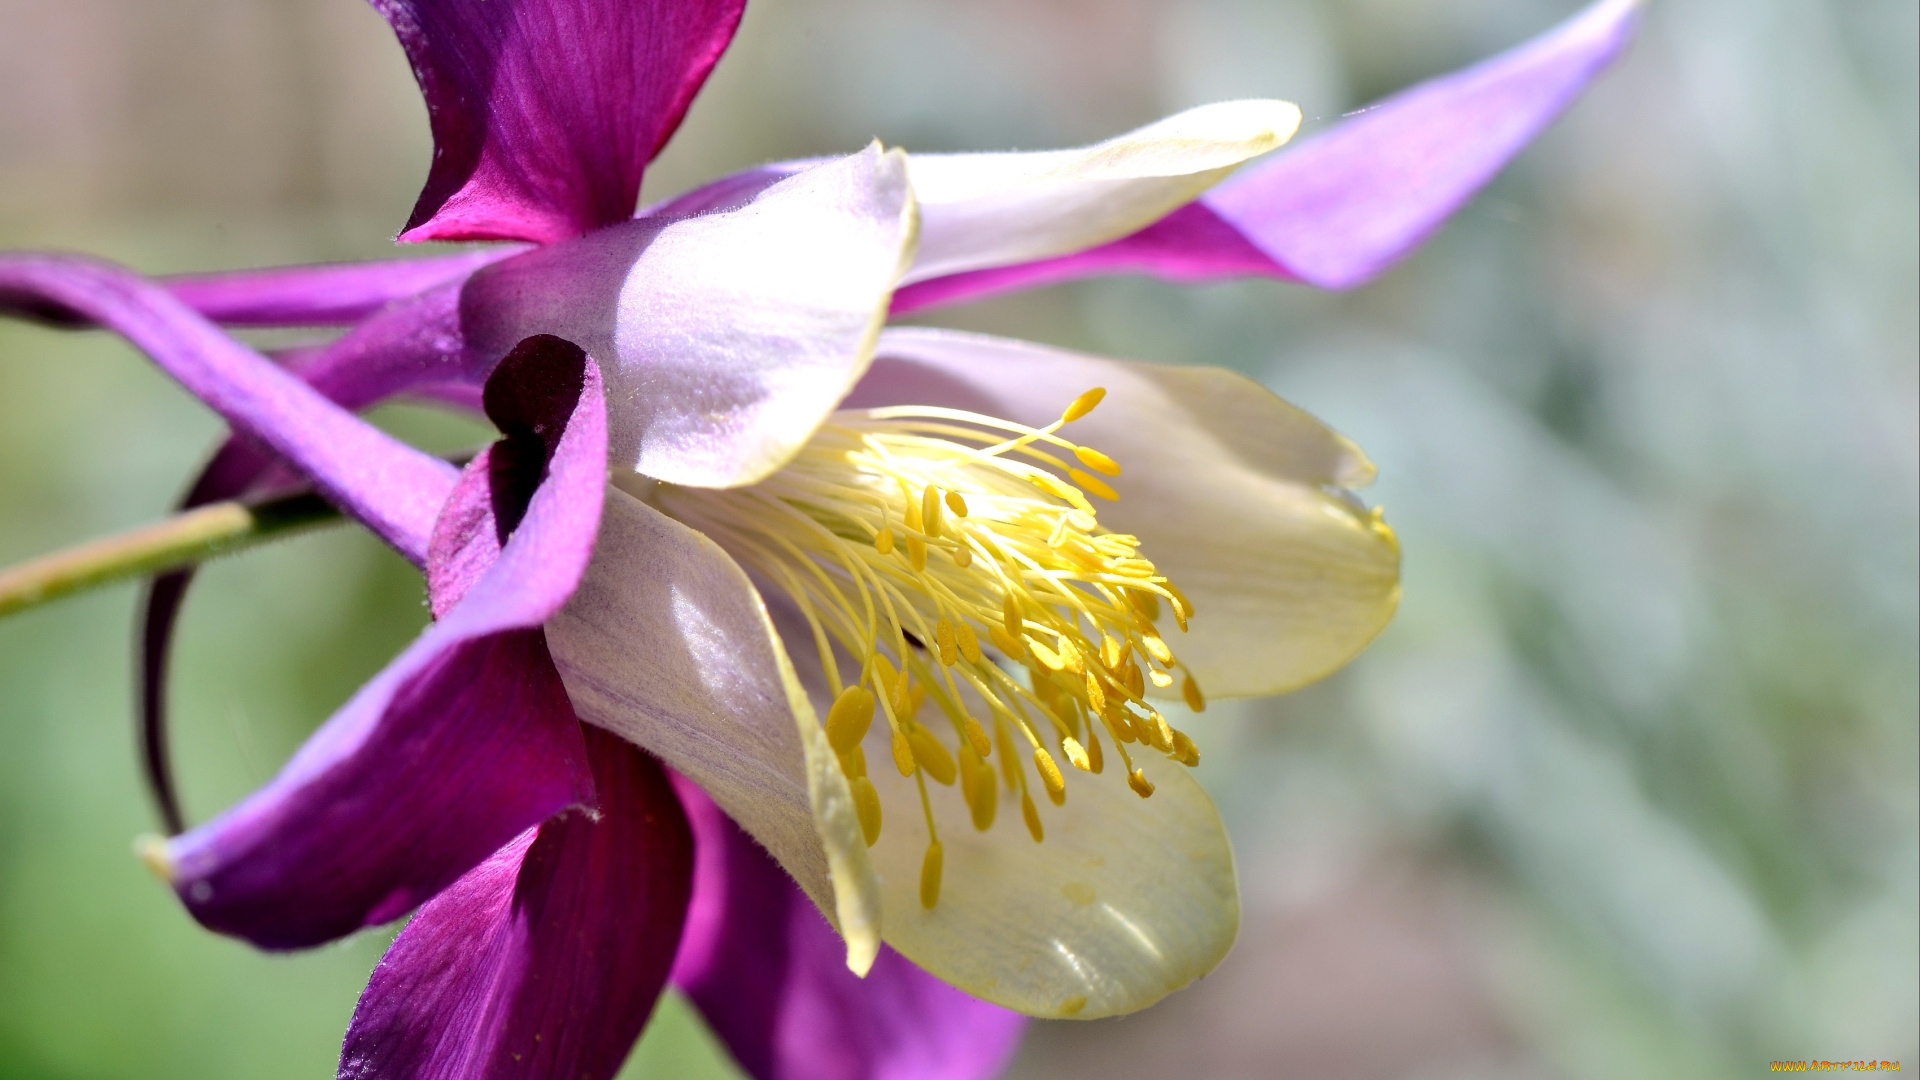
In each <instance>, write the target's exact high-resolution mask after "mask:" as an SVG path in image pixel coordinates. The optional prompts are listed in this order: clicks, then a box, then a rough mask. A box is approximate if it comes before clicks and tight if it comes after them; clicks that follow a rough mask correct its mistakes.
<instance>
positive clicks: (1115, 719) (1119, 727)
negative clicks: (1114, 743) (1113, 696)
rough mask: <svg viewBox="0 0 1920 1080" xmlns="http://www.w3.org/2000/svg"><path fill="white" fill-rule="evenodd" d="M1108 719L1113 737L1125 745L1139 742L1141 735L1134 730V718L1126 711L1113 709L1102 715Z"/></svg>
mask: <svg viewBox="0 0 1920 1080" xmlns="http://www.w3.org/2000/svg"><path fill="white" fill-rule="evenodd" d="M1101 715H1102V716H1105V717H1106V718H1107V726H1108V730H1110V731H1112V732H1113V737H1114V738H1116V739H1118V740H1120V741H1121V742H1123V743H1130V742H1139V741H1140V734H1139V732H1137V731H1136V730H1134V726H1133V717H1132V716H1130V715H1128V713H1127V710H1125V709H1111V710H1108V711H1107V712H1104V713H1102V714H1101Z"/></svg>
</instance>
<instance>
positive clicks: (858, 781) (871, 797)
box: [847, 776, 880, 847]
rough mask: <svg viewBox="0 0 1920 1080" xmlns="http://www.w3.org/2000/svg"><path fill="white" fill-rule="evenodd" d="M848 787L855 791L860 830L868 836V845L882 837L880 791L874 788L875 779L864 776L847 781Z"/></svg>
mask: <svg viewBox="0 0 1920 1080" xmlns="http://www.w3.org/2000/svg"><path fill="white" fill-rule="evenodd" d="M847 787H848V788H849V789H851V790H852V792H853V809H854V812H856V813H858V814H859V815H860V832H861V834H862V835H864V836H865V837H866V838H867V846H868V847H872V846H873V842H874V841H876V840H878V839H880V792H878V791H877V790H875V789H874V786H873V781H871V780H869V779H867V778H866V777H864V776H856V777H854V778H853V779H851V780H849V781H847Z"/></svg>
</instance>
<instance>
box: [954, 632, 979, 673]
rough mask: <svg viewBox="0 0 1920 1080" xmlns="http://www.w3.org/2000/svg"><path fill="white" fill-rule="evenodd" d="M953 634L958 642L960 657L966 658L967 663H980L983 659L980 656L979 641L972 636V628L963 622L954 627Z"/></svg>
mask: <svg viewBox="0 0 1920 1080" xmlns="http://www.w3.org/2000/svg"><path fill="white" fill-rule="evenodd" d="M953 633H954V636H955V637H957V638H958V639H959V642H960V655H961V656H964V657H966V658H967V663H969V664H978V663H980V662H981V660H982V659H983V657H982V656H981V655H980V639H979V638H978V637H976V636H974V633H973V627H971V626H968V625H967V624H966V623H964V622H962V623H958V624H956V625H955V626H954V628H953Z"/></svg>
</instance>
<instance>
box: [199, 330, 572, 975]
mask: <svg viewBox="0 0 1920 1080" xmlns="http://www.w3.org/2000/svg"><path fill="white" fill-rule="evenodd" d="M489 391H490V394H489V399H490V400H489V405H490V406H492V408H491V409H490V411H491V412H492V413H493V414H494V416H495V417H496V420H497V422H499V424H500V426H501V427H502V429H503V433H504V435H505V438H503V439H501V440H500V442H499V443H496V444H495V445H494V446H493V447H492V448H490V449H489V452H488V453H487V454H486V455H483V456H482V457H481V458H479V459H476V460H475V462H474V463H473V464H472V465H470V466H469V467H468V469H467V471H466V472H465V473H464V474H463V475H462V479H461V482H460V483H459V484H458V486H457V487H456V488H455V491H454V495H455V497H454V498H452V499H450V500H449V502H448V506H447V508H446V510H445V512H444V513H443V514H442V516H441V519H440V524H439V527H438V528H437V529H436V530H435V532H434V537H433V543H432V551H433V552H434V555H435V559H434V561H433V563H432V564H431V565H430V567H429V581H430V582H431V583H432V585H433V590H432V591H433V597H434V600H435V608H436V611H439V612H442V613H444V614H443V617H442V618H441V619H440V621H439V622H436V623H435V624H434V625H432V626H430V627H428V629H427V630H426V632H425V633H423V634H422V635H421V636H420V638H419V639H418V640H417V641H415V642H414V644H413V645H412V646H411V647H409V648H408V649H407V651H406V652H404V653H402V654H401V656H400V657H399V658H398V659H397V660H395V661H394V662H393V663H392V664H390V665H388V667H387V669H386V670H385V671H382V672H381V673H380V674H379V675H377V676H375V678H374V679H373V680H372V681H371V682H369V683H368V684H367V685H366V686H364V687H362V688H361V690H360V692H359V693H358V694H356V695H355V696H354V698H353V700H352V701H350V702H348V704H347V705H346V707H345V708H343V709H342V710H341V711H340V712H339V713H338V714H336V715H335V716H334V718H333V719H331V720H329V721H328V722H327V723H326V725H325V726H323V727H322V728H321V729H320V730H319V731H318V732H317V733H316V734H315V735H314V737H313V738H311V739H309V740H308V742H307V744H306V745H305V746H304V747H302V748H301V750H300V752H299V753H298V754H296V755H295V756H294V758H293V760H292V761H290V762H288V763H287V766H286V768H285V769H283V770H282V771H281V773H280V775H279V776H278V777H276V778H275V779H274V780H273V781H272V782H271V783H270V784H268V785H267V786H266V787H265V788H263V789H261V790H260V791H258V792H256V793H254V795H252V796H251V797H250V798H248V799H247V800H246V801H245V802H243V803H241V804H240V805H239V806H237V807H235V808H234V809H232V810H230V811H228V812H227V813H225V814H223V815H221V816H220V817H219V818H216V819H215V820H214V821H212V822H210V823H209V824H207V825H204V826H202V827H200V828H198V829H195V830H194V831H192V832H190V833H187V834H186V835H185V836H182V837H179V838H178V839H176V840H175V841H173V842H172V844H170V845H169V849H168V853H169V856H170V859H171V862H172V875H173V880H174V886H175V889H176V890H177V891H178V892H179V894H180V896H181V898H182V900H183V901H185V903H186V904H187V906H188V908H189V909H190V910H192V912H193V914H194V917H195V918H197V919H199V920H200V921H201V922H202V923H204V924H206V925H207V926H208V927H210V928H212V929H215V930H220V931H223V932H226V933H231V934H235V935H237V936H240V937H245V938H247V939H248V940H251V941H253V942H255V943H256V944H259V945H262V946H265V947H268V948H296V947H300V946H305V945H313V944H318V943H320V942H322V941H327V940H330V939H331V938H334V937H338V936H340V935H342V934H345V933H349V932H351V931H353V930H355V929H358V928H359V927H361V926H365V925H371V924H374V923H380V922H385V921H387V920H390V919H393V918H395V917H397V916H399V915H401V914H404V913H405V912H407V911H408V910H411V909H412V908H413V907H415V906H417V905H419V904H420V903H422V902H423V901H425V900H427V899H428V898H430V897H431V896H433V895H434V894H435V893H436V892H438V891H439V890H440V889H442V888H444V887H445V886H446V885H447V884H448V883H450V882H452V881H453V880H454V879H456V878H458V877H459V876H460V875H462V874H464V873H466V871H467V870H469V869H470V868H472V867H473V866H474V865H475V864H476V863H478V862H479V861H480V860H481V859H483V858H485V857H487V856H488V855H489V854H490V853H492V852H493V851H494V850H496V849H497V848H499V846H500V845H502V844H504V843H506V842H507V841H508V840H509V839H511V838H512V837H514V836H515V835H517V834H519V833H520V832H522V831H523V830H525V829H527V828H528V827H530V826H532V825H534V824H535V823H537V822H539V821H542V820H544V819H545V818H547V817H548V816H550V815H552V814H553V813H555V812H556V811H558V810H560V809H562V808H564V807H567V806H573V805H591V804H592V801H593V783H592V780H591V777H590V774H589V772H588V770H587V766H586V761H585V758H584V756H583V755H584V750H583V748H582V743H581V741H580V740H581V735H580V729H579V722H578V721H577V719H576V718H575V716H574V712H573V706H572V704H571V702H570V701H569V699H568V698H567V694H566V689H565V687H563V686H562V685H561V683H560V678H559V675H558V673H557V672H556V671H555V670H554V667H553V661H552V659H551V657H550V656H549V655H548V653H547V648H546V641H545V637H544V635H543V633H542V632H541V630H540V629H539V627H540V625H541V624H542V623H544V622H545V621H546V619H547V618H548V617H549V616H551V615H552V614H553V613H554V612H555V611H557V610H558V609H559V608H560V606H561V605H562V604H564V603H565V602H566V599H567V597H568V596H570V595H571V594H572V592H573V589H574V587H575V586H576V585H577V584H578V583H579V580H580V576H581V574H582V573H584V572H585V570H586V565H587V561H588V559H589V558H590V557H591V555H592V550H593V540H594V536H595V534H596V533H597V531H598V529H599V521H600V506H601V502H602V498H603V496H604V493H605V488H604V483H605V480H604V477H605V468H606V466H605V462H606V410H605V402H604V395H603V392H602V389H601V384H600V378H599V372H598V369H597V368H596V367H595V366H594V365H593V364H592V363H591V361H589V360H588V359H587V358H586V356H585V355H584V354H582V353H581V352H580V350H579V349H577V348H574V347H573V346H571V345H569V344H567V343H566V342H563V341H560V340H559V339H557V338H537V339H530V340H529V341H527V342H525V343H523V344H522V345H521V346H520V347H519V348H517V349H515V350H514V352H513V353H512V354H511V355H509V356H508V357H507V358H506V359H505V360H503V361H502V362H501V365H500V368H499V370H498V371H497V372H496V374H495V377H494V379H493V380H492V382H491V383H490V384H489ZM496 454H499V455H502V456H503V457H505V458H507V459H509V460H510V461H511V466H510V467H508V468H504V469H503V468H501V467H499V466H496V465H495V464H494V457H495V455H496ZM536 485H537V486H536ZM516 521H517V523H518V528H514V527H513V526H514V523H515V522H516ZM503 523H504V524H503ZM506 530H511V535H507V536H505V537H504V543H502V542H501V541H502V533H503V532H504V531H506ZM496 545H497V546H496ZM476 551H477V552H480V553H482V554H483V555H484V556H485V558H475V557H474V553H475V552H476ZM496 552H497V554H496ZM488 564H490V565H488Z"/></svg>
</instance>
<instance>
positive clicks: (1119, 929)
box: [769, 597, 1240, 1020]
mask: <svg viewBox="0 0 1920 1080" xmlns="http://www.w3.org/2000/svg"><path fill="white" fill-rule="evenodd" d="M769 607H770V608H771V609H772V611H773V618H774V622H775V624H776V625H778V626H779V627H781V628H782V630H783V631H784V633H785V634H786V641H787V643H788V646H789V647H790V648H791V649H792V652H793V658H794V663H795V665H796V666H797V669H798V671H799V673H800V682H801V683H802V685H804V686H805V687H807V689H808V692H809V693H810V694H811V695H812V697H813V700H814V702H815V704H816V706H818V707H824V704H825V702H826V701H827V699H828V694H827V692H826V688H825V686H824V677H823V675H822V674H821V666H820V663H819V659H818V658H819V653H818V652H817V651H816V650H815V649H814V646H813V643H812V640H811V638H810V637H809V635H808V634H807V632H806V629H805V623H804V622H802V621H801V619H800V617H799V615H798V614H797V613H795V612H794V610H793V608H792V606H791V605H790V604H789V603H788V602H787V601H786V600H784V599H783V598H777V597H776V598H775V599H772V600H771V601H770V602H769ZM839 659H840V661H841V664H840V667H841V677H842V679H843V680H850V679H853V678H856V677H857V675H858V669H857V668H856V667H855V666H853V665H852V664H851V663H850V662H848V661H847V660H846V658H845V657H840V658H839ZM960 698H961V701H962V703H963V705H964V707H965V708H966V710H967V712H968V713H969V714H971V715H973V716H976V717H985V716H987V715H989V713H988V712H987V709H986V706H985V704H984V703H983V702H982V701H981V700H980V698H979V696H978V695H977V694H975V693H974V692H973V690H972V689H971V688H970V687H967V686H965V685H964V684H963V685H962V686H961V688H960ZM919 719H920V720H921V722H923V723H924V724H926V725H927V727H928V730H929V731H932V732H935V733H936V737H937V738H939V739H941V740H942V742H943V743H944V744H945V745H946V747H947V750H948V751H949V752H950V753H957V752H958V745H959V738H958V736H957V735H956V734H955V733H954V732H953V730H952V729H951V728H950V727H949V726H948V725H947V724H946V722H945V721H944V719H942V718H941V717H940V713H939V711H938V710H937V709H936V708H935V706H934V705H933V704H932V703H930V702H929V703H927V704H926V705H924V706H922V711H921V713H920V717H919ZM891 740H892V734H891V731H890V730H889V728H888V726H887V724H886V722H885V721H884V720H882V719H879V718H876V719H875V721H874V724H873V726H872V727H871V728H869V729H868V731H867V737H866V740H865V741H864V742H863V743H862V745H861V749H862V752H863V753H864V755H865V757H866V761H867V775H868V777H869V778H870V779H872V781H873V784H874V787H875V789H876V790H877V791H878V792H879V794H880V802H881V828H880V838H879V840H878V841H877V842H876V843H875V844H874V846H873V849H872V852H871V854H872V860H873V866H874V867H875V869H876V870H877V871H878V873H879V880H880V891H881V899H882V903H883V905H884V907H885V910H886V933H885V937H886V941H887V944H889V945H891V946H893V947H894V948H895V949H896V950H898V951H899V952H900V953H902V954H903V955H905V956H906V957H907V958H908V959H910V960H912V961H913V962H914V963H916V964H918V965H920V966H921V967H922V968H924V969H926V970H927V971H928V972H930V973H931V974H933V975H934V976H936V977H938V978H940V979H941V980H943V981H945V982H947V983H950V984H952V985H953V986H957V987H959V988H960V989H962V990H965V991H966V992H967V993H969V994H972V995H973V996H975V997H978V998H982V999H985V1000H987V1001H991V1002H993V1003H994V1004H996V1005H1002V1006H1005V1007H1007V1008H1009V1009H1013V1010H1015V1011H1017V1012H1022V1013H1025V1014H1027V1015H1029V1016H1039V1017H1053V1018H1073V1019H1082V1020H1092V1019H1097V1018H1099V1017H1102V1016H1112V1015H1116V1014H1119V1013H1127V1012H1134V1011H1136V1010H1139V1009H1144V1008H1146V1007H1147V1006H1149V1005H1152V1004H1153V1003H1154V1002H1156V1001H1159V1000H1160V999H1161V998H1163V997H1165V996H1166V995H1168V994H1170V993H1172V992H1174V991H1175V990H1178V989H1180V988H1181V987H1183V986H1186V985H1187V984H1188V983H1191V982H1192V981H1193V980H1195V979H1197V978H1199V977H1200V976H1202V975H1205V974H1206V973H1207V972H1209V971H1211V970H1213V968H1214V966H1215V965H1217V964H1219V963H1220V961H1221V959H1222V958H1223V957H1225V956H1226V954H1227V949H1228V948H1229V947H1231V946H1232V944H1233V939H1234V934H1235V933H1236V932H1237V931H1238V929H1239V925H1240V899H1239V887H1238V883H1237V880H1236V875H1235V872H1234V865H1233V848H1232V846H1231V844H1230V843H1229V841H1228V838H1227V834H1226V829H1225V827H1224V826H1223V825H1222V824H1221V821H1220V816H1219V814H1218V812H1217V811H1215V809H1214V806H1213V801H1212V800H1211V799H1209V798H1208V797H1207V793H1206V791H1205V790H1204V789H1202V788H1201V786H1200V785H1199V784H1198V783H1197V782H1195V780H1194V779H1193V777H1192V776H1191V775H1190V774H1189V771H1188V770H1187V769H1186V768H1185V767H1184V766H1181V765H1179V764H1176V763H1174V762H1172V761H1169V760H1167V759H1165V758H1162V757H1161V756H1160V755H1158V754H1155V753H1152V752H1151V751H1149V752H1148V753H1147V754H1146V757H1149V758H1151V759H1152V760H1141V758H1140V757H1139V756H1136V758H1135V763H1136V764H1137V765H1139V766H1140V767H1141V769H1142V770H1144V771H1145V773H1146V774H1147V777H1148V778H1149V779H1150V780H1151V781H1152V782H1153V784H1154V787H1155V791H1154V794H1153V797H1152V798H1150V799H1141V798H1140V797H1139V796H1138V795H1135V794H1134V793H1133V791H1132V790H1131V789H1129V788H1128V787H1127V777H1126V773H1125V771H1124V770H1123V769H1122V768H1121V765H1120V755H1119V754H1118V752H1117V751H1116V750H1115V748H1114V746H1113V744H1112V743H1111V742H1109V743H1106V744H1105V754H1106V771H1105V772H1103V773H1101V774H1100V775H1097V776H1095V775H1090V774H1087V773H1083V772H1079V771H1077V770H1073V769H1067V770H1066V774H1067V800H1066V804H1065V805H1064V806H1058V807H1056V806H1054V805H1053V804H1052V803H1050V802H1049V801H1048V800H1047V798H1046V796H1045V794H1044V793H1043V792H1042V790H1041V788H1040V783H1039V780H1038V779H1037V777H1036V775H1035V772H1034V767H1033V761H1032V758H1031V757H1026V758H1025V759H1024V761H1023V763H1022V765H1021V768H1022V769H1023V770H1024V771H1025V774H1026V777H1027V780H1028V782H1029V784H1031V785H1032V797H1033V799H1034V801H1035V803H1036V804H1037V807H1038V809H1039V812H1040V817H1041V821H1042V823H1043V826H1044V830H1045V836H1046V839H1045V841H1044V842H1043V843H1038V844H1036V843H1034V841H1033V839H1032V837H1031V836H1030V835H1029V834H1028V833H1027V829H1026V825H1025V824H1024V822H1023V821H1022V819H1021V810H1020V802H1019V796H1018V793H1017V791H1014V790H1010V789H1009V788H1008V786H1007V785H1006V783H1005V778H1004V776H1003V775H1002V774H1001V768H1002V761H1001V759H1000V757H999V756H998V755H999V753H1000V751H998V750H996V751H995V752H994V755H993V756H991V757H989V758H988V759H987V761H986V765H987V767H988V768H990V769H991V770H993V772H994V774H995V777H996V785H997V788H998V792H999V804H998V809H997V811H996V814H995V821H994V824H993V827H992V828H991V829H990V830H989V831H987V832H985V833H982V832H979V831H977V830H976V829H975V828H974V827H973V821H972V817H971V812H970V811H969V809H968V807H967V804H966V802H965V800H964V798H963V797H962V795H961V794H960V789H959V788H958V787H953V788H945V787H939V786H936V785H934V784H931V783H930V784H928V785H927V794H928V796H929V800H928V801H929V804H930V805H931V806H932V808H933V816H934V823H935V827H936V828H937V829H938V830H939V836H940V843H941V848H942V851H943V855H944V863H945V868H944V871H943V873H942V885H941V889H940V896H939V900H938V902H937V903H935V905H934V906H933V908H932V909H931V910H929V909H927V908H926V907H924V906H922V905H921V902H920V872H921V864H922V860H923V859H924V858H925V856H926V850H927V825H926V818H925V815H924V813H923V811H922V808H921V803H920V792H919V788H918V787H917V786H916V785H915V783H914V782H913V781H912V780H911V779H905V778H902V777H901V775H900V774H899V772H898V771H896V769H895V768H894V765H893V751H892V743H891ZM1052 750H1053V752H1054V755H1055V757H1057V758H1059V759H1060V763H1061V767H1062V768H1066V762H1065V758H1064V757H1063V756H1062V755H1060V754H1059V753H1058V748H1057V747H1054V748H1052Z"/></svg>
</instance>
